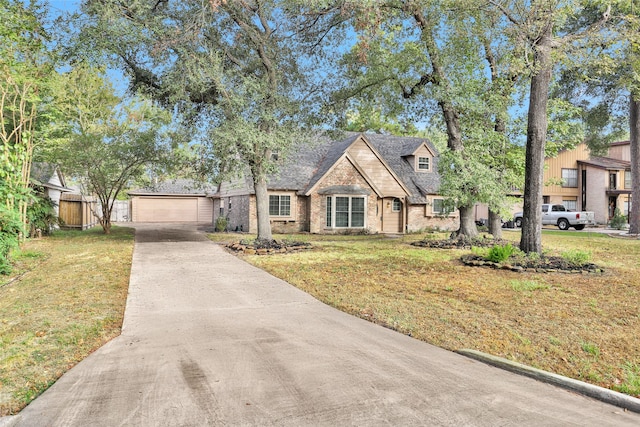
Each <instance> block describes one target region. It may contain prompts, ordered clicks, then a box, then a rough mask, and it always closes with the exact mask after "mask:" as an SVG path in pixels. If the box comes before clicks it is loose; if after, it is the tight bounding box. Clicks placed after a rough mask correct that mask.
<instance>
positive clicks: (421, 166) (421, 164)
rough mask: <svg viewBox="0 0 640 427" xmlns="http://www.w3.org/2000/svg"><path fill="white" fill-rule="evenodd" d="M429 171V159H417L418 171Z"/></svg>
mask: <svg viewBox="0 0 640 427" xmlns="http://www.w3.org/2000/svg"><path fill="white" fill-rule="evenodd" d="M430 169H431V159H430V158H429V157H418V171H423V172H424V171H429V170H430Z"/></svg>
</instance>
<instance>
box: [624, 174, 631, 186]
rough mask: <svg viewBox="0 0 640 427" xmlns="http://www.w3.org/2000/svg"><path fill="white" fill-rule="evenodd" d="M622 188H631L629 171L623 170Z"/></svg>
mask: <svg viewBox="0 0 640 427" xmlns="http://www.w3.org/2000/svg"><path fill="white" fill-rule="evenodd" d="M624 188H627V189H629V188H631V171H624Z"/></svg>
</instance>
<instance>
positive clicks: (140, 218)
mask: <svg viewBox="0 0 640 427" xmlns="http://www.w3.org/2000/svg"><path fill="white" fill-rule="evenodd" d="M212 190H213V189H212V188H210V187H208V186H206V185H203V184H201V183H198V182H196V181H193V180H188V179H175V180H172V181H164V182H160V183H156V184H153V185H151V186H149V187H147V188H141V189H137V190H133V191H129V192H128V194H129V196H131V220H132V221H133V222H191V223H208V224H211V218H212V216H213V212H212V209H213V202H212V199H211V198H208V197H207V194H208V193H211V192H212Z"/></svg>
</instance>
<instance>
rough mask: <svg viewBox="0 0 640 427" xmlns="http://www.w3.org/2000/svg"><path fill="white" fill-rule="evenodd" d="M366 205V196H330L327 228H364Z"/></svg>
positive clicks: (328, 198) (328, 199)
mask: <svg viewBox="0 0 640 427" xmlns="http://www.w3.org/2000/svg"><path fill="white" fill-rule="evenodd" d="M366 205H367V204H366V197H364V196H328V197H327V216H326V221H327V227H329V228H364V226H365V218H366V215H365V210H366Z"/></svg>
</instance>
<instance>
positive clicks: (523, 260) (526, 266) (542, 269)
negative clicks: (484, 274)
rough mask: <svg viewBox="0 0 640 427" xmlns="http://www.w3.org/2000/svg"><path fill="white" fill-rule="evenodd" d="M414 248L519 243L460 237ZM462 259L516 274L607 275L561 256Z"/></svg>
mask: <svg viewBox="0 0 640 427" xmlns="http://www.w3.org/2000/svg"><path fill="white" fill-rule="evenodd" d="M411 244H412V245H414V246H420V247H427V248H432V249H471V248H472V247H493V246H496V245H506V244H511V245H513V246H516V247H517V244H515V243H514V242H510V241H508V240H503V239H493V238H491V237H476V238H473V239H468V238H458V239H444V240H428V239H427V240H421V241H418V242H413V243H411ZM460 260H461V261H462V263H463V264H465V265H468V266H473V267H487V268H495V269H500V270H511V271H517V272H530V273H572V274H588V273H604V269H603V268H602V267H600V266H598V265H596V264H592V263H586V264H580V265H576V264H573V263H570V262H568V261H567V260H566V259H564V258H562V257H559V256H549V255H542V256H540V257H537V258H530V257H526V256H522V255H520V256H512V257H510V258H509V259H507V260H506V261H504V262H501V263H497V262H491V261H488V260H486V259H485V258H484V257H482V256H480V255H476V254H468V255H463V256H462V257H461V258H460Z"/></svg>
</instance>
